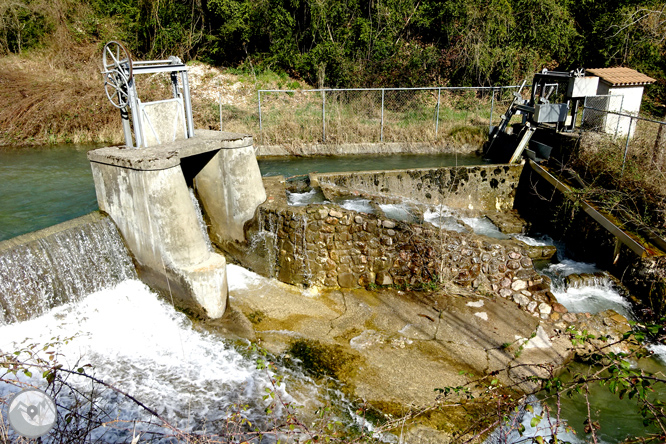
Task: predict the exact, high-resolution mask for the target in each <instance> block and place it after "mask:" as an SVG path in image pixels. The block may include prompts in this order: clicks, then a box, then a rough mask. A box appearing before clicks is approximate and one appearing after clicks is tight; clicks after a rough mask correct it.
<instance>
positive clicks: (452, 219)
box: [423, 205, 467, 233]
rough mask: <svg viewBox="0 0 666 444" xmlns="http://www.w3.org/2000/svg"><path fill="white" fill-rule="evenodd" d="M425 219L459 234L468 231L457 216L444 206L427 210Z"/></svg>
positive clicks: (424, 214)
mask: <svg viewBox="0 0 666 444" xmlns="http://www.w3.org/2000/svg"><path fill="white" fill-rule="evenodd" d="M423 219H424V220H425V221H426V222H430V223H431V224H433V225H434V226H436V227H438V228H442V229H444V230H449V231H457V232H458V233H464V232H466V231H467V229H466V228H465V226H464V225H462V224H460V223H459V222H458V218H457V216H456V214H455V213H454V212H453V211H451V210H450V209H449V208H448V207H446V206H444V205H440V206H437V207H433V208H429V209H427V210H426V211H425V212H424V213H423Z"/></svg>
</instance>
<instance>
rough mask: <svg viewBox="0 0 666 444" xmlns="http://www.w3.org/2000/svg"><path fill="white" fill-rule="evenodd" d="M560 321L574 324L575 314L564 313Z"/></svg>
mask: <svg viewBox="0 0 666 444" xmlns="http://www.w3.org/2000/svg"><path fill="white" fill-rule="evenodd" d="M562 320H563V321H566V322H568V323H572V322H576V320H577V318H576V314H575V313H564V314H563V315H562Z"/></svg>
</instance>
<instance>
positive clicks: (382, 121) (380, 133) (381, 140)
mask: <svg viewBox="0 0 666 444" xmlns="http://www.w3.org/2000/svg"><path fill="white" fill-rule="evenodd" d="M379 141H380V142H384V88H382V120H381V123H380V129H379Z"/></svg>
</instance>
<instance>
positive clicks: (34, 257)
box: [0, 215, 136, 324]
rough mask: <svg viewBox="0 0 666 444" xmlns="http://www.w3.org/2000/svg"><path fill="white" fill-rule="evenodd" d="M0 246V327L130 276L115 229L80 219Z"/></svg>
mask: <svg viewBox="0 0 666 444" xmlns="http://www.w3.org/2000/svg"><path fill="white" fill-rule="evenodd" d="M54 228H57V229H58V230H59V231H56V232H54V233H51V232H50V231H53V230H49V229H45V230H43V232H37V233H34V234H33V235H25V236H23V237H22V238H18V239H14V240H12V241H5V242H2V243H0V324H3V323H10V322H15V321H19V320H26V319H30V318H32V317H35V316H37V315H40V314H43V313H46V312H47V311H48V310H50V309H51V308H53V307H55V306H58V305H61V304H64V303H66V302H70V301H76V300H77V299H79V298H81V297H84V296H86V295H88V294H90V293H92V292H95V291H97V290H101V289H103V288H109V287H113V286H115V285H117V284H118V283H120V282H123V281H125V280H127V279H135V278H136V271H135V270H134V265H133V264H132V259H130V257H129V254H128V252H127V249H126V248H125V245H124V243H123V241H122V239H121V237H120V234H119V233H118V229H117V228H116V226H115V224H114V223H113V222H112V221H111V219H109V218H108V217H100V216H97V215H91V216H84V217H82V218H80V219H78V220H76V221H73V223H66V224H62V225H60V226H58V227H54Z"/></svg>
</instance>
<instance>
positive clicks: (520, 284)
mask: <svg viewBox="0 0 666 444" xmlns="http://www.w3.org/2000/svg"><path fill="white" fill-rule="evenodd" d="M511 289H512V290H513V291H521V290H525V289H527V282H525V281H523V280H520V279H519V280H516V281H513V283H512V284H511Z"/></svg>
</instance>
